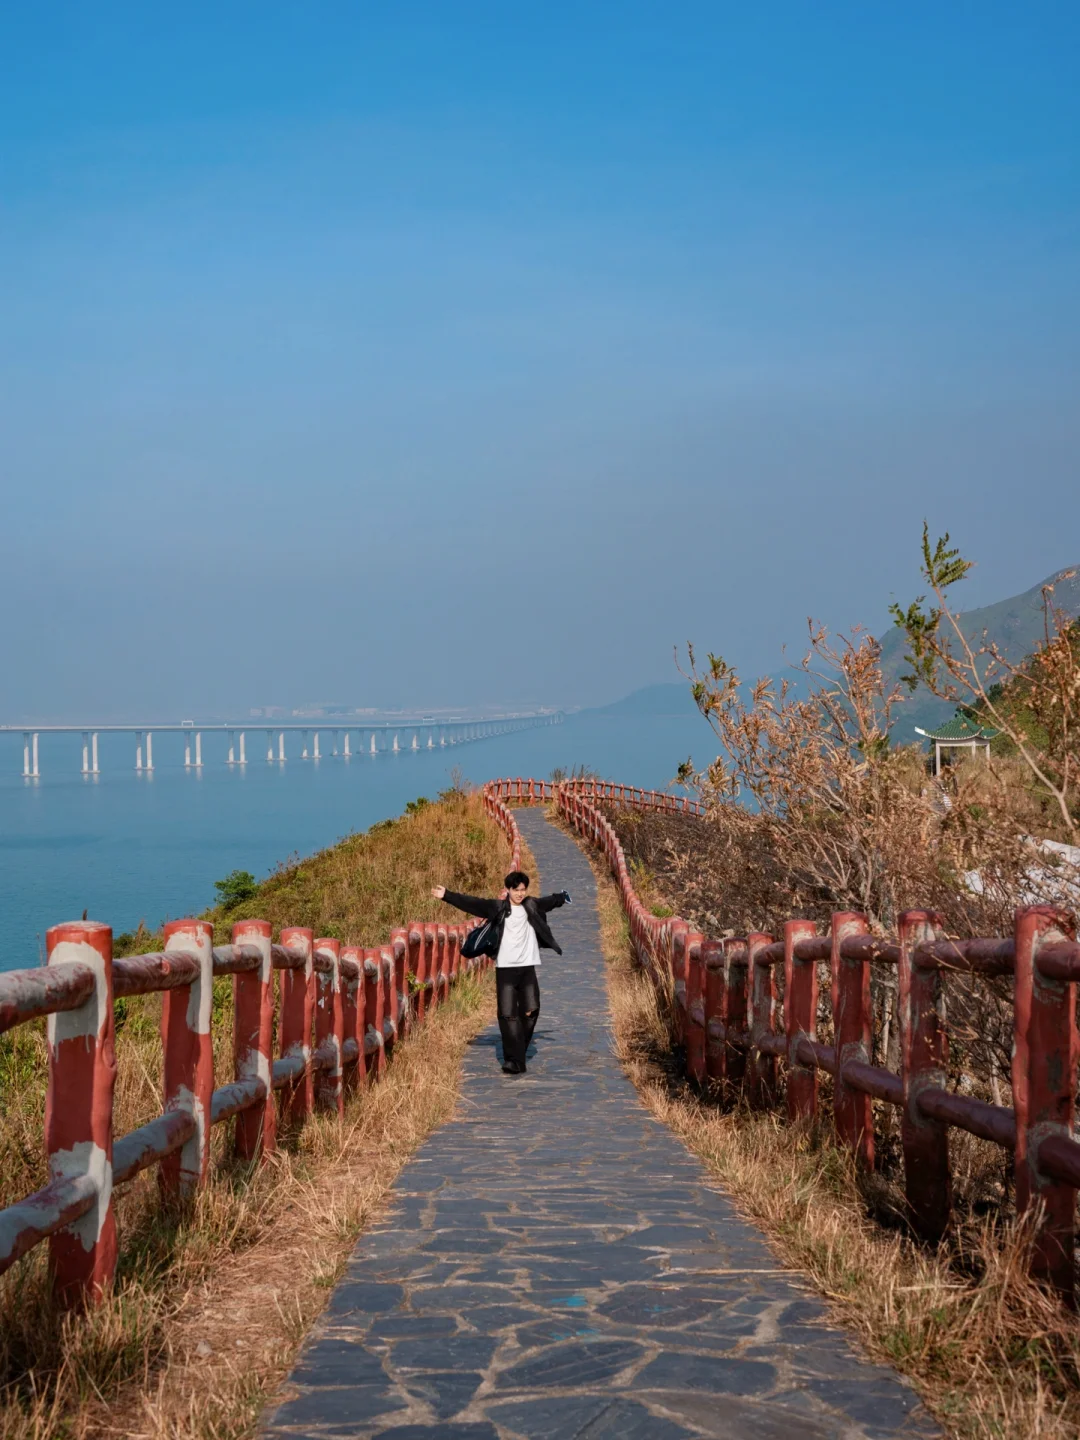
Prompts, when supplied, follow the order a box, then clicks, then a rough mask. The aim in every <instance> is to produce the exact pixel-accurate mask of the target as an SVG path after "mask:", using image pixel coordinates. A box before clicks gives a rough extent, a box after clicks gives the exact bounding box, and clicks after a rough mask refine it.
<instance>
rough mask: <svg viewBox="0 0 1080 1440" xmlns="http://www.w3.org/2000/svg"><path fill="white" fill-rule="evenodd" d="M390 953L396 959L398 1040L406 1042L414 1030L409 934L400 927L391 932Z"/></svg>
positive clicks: (395, 983) (395, 980) (395, 985)
mask: <svg viewBox="0 0 1080 1440" xmlns="http://www.w3.org/2000/svg"><path fill="white" fill-rule="evenodd" d="M390 953H391V954H392V955H393V957H394V989H395V991H396V992H397V996H398V1012H399V1013H398V1038H399V1039H401V1040H404V1039H405V1037H406V1035H408V1033H409V1030H410V1029H411V1028H412V1006H411V1005H410V1003H409V976H408V973H407V972H408V961H409V932H408V930H407V929H406V928H405V926H403V925H400V926H398V927H397V928H396V929H393V930H391V931H390Z"/></svg>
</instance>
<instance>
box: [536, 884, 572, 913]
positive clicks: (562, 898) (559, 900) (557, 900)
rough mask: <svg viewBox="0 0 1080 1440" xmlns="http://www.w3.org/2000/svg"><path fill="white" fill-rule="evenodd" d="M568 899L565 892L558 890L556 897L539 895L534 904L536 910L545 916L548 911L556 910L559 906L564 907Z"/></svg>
mask: <svg viewBox="0 0 1080 1440" xmlns="http://www.w3.org/2000/svg"><path fill="white" fill-rule="evenodd" d="M569 899H570V896H569V894H568V893H567V891H565V890H560V891H559V893H558V894H557V895H541V896H540V897H539V899H538V900H537V902H536V904H537V908H538V909H540V910H542V911H543V912H544V914H545V915H546V914H547V913H548V911H549V910H558V908H559V906H560V905H565V904H566V902H567V901H568V900H569Z"/></svg>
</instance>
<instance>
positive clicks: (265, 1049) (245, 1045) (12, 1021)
mask: <svg viewBox="0 0 1080 1440" xmlns="http://www.w3.org/2000/svg"><path fill="white" fill-rule="evenodd" d="M485 810H486V811H487V813H488V814H490V815H491V816H492V818H493V819H494V820H495V821H496V822H497V823H498V824H499V825H500V826H501V828H502V829H503V831H504V833H505V834H506V836H507V840H508V842H509V844H510V847H511V866H512V868H516V867H517V865H518V864H519V863H520V861H519V856H520V839H519V836H518V831H517V826H516V824H515V823H514V819H513V816H512V815H511V813H510V811H509V810H508V809H507V807H506V806H505V805H502V804H501V803H499V802H497V801H496V802H492V801H490V800H489V799H487V798H485ZM468 930H469V926H468V925H467V924H460V925H445V924H435V923H431V922H426V921H424V922H421V921H414V922H411V923H409V924H407V925H404V926H401V927H400V928H398V929H395V930H394V931H392V932H391V937H390V940H389V942H388V943H387V944H386V945H381V946H374V947H364V946H358V945H342V944H340V943H339V942H338V941H337V940H333V939H329V938H315V936H314V934H313V932H312V931H311V930H310V929H306V928H304V927H303V926H287V927H286V928H284V929H283V930H282V931H281V934H280V943H279V944H276V945H275V944H273V943H272V939H271V927H270V922H269V921H266V920H242V921H240V922H238V923H237V924H236V925H234V926H233V929H232V941H233V943H232V944H231V945H224V946H220V947H215V946H214V943H213V927H212V926H211V925H210V923H209V922H208V921H206V920H175V921H172V922H171V923H170V924H168V925H166V926H165V931H164V935H165V948H164V950H163V951H162V952H161V953H159V954H152V955H135V956H131V957H129V958H118V959H114V958H113V953H112V930H111V928H110V927H109V926H108V925H102V924H98V923H95V922H93V921H86V920H83V921H74V922H71V923H69V924H64V925H55V926H53V928H52V929H51V930H49V932H48V934H47V936H46V950H47V957H48V958H47V963H46V965H45V966H42V967H38V968H36V969H32V970H14V971H8V972H7V973H4V974H0V1032H3V1031H6V1030H10V1029H11V1028H12V1027H14V1026H16V1025H20V1024H24V1023H26V1022H28V1021H30V1020H34V1019H37V1018H38V1017H40V1016H43V1015H44V1016H47V1017H48V1026H47V1037H48V1088H47V1098H46V1108H45V1148H46V1152H47V1157H48V1169H49V1183H48V1184H47V1185H46V1186H45V1187H44V1188H43V1189H41V1190H39V1191H37V1192H36V1193H35V1194H33V1195H28V1196H27V1197H26V1198H25V1199H24V1200H21V1201H19V1202H18V1203H16V1204H14V1205H9V1206H8V1207H7V1208H6V1209H3V1210H0V1273H2V1272H3V1271H4V1270H7V1269H8V1268H9V1267H10V1266H11V1265H13V1264H14V1263H15V1262H16V1261H17V1260H18V1259H19V1258H20V1257H21V1256H23V1255H25V1254H26V1253H27V1252H28V1251H30V1250H31V1249H33V1247H34V1246H36V1245H37V1244H39V1243H40V1242H41V1241H43V1240H46V1239H47V1240H48V1242H49V1248H50V1262H51V1269H52V1274H53V1283H54V1288H55V1291H56V1293H57V1295H58V1297H59V1298H61V1299H62V1300H64V1301H65V1302H74V1301H80V1300H94V1299H96V1298H98V1297H100V1296H101V1295H102V1294H103V1293H104V1291H105V1290H106V1289H107V1287H108V1285H109V1283H110V1282H111V1280H112V1277H113V1275H114V1273H115V1270H116V1260H117V1231H116V1213H115V1205H114V1198H113V1197H114V1191H115V1190H116V1187H117V1186H119V1185H122V1184H124V1183H125V1182H126V1181H128V1180H131V1179H132V1178H133V1177H134V1176H136V1175H138V1174H139V1173H140V1171H143V1170H146V1169H148V1168H149V1167H150V1166H155V1165H156V1166H157V1172H158V1182H159V1187H160V1191H161V1195H162V1199H163V1200H164V1201H167V1202H169V1201H172V1202H175V1201H177V1200H182V1199H184V1198H186V1197H189V1196H190V1195H191V1194H192V1193H193V1192H194V1191H195V1190H197V1189H198V1188H199V1187H201V1186H202V1185H204V1184H205V1183H206V1181H207V1178H208V1175H209V1166H210V1133H211V1128H212V1126H214V1125H217V1124H220V1123H222V1122H223V1121H225V1120H228V1119H231V1118H233V1117H235V1126H234V1134H233V1140H232V1146H233V1150H234V1153H235V1155H236V1156H237V1157H238V1158H239V1159H241V1160H247V1161H257V1160H259V1159H261V1158H262V1157H264V1156H266V1155H269V1154H270V1153H271V1152H272V1151H273V1150H274V1149H275V1147H276V1143H277V1130H278V1125H279V1124H280V1123H283V1122H288V1123H289V1124H292V1125H303V1123H304V1122H305V1121H306V1120H307V1118H308V1116H309V1115H311V1113H312V1111H313V1110H316V1109H317V1110H323V1111H329V1112H331V1113H337V1114H338V1115H340V1114H342V1113H343V1109H344V1103H345V1098H346V1096H347V1095H348V1094H349V1092H350V1091H352V1090H354V1089H356V1088H358V1087H359V1086H360V1085H363V1084H365V1083H373V1082H375V1081H377V1080H378V1079H380V1078H381V1076H382V1075H383V1072H384V1070H385V1068H386V1065H387V1062H388V1060H389V1059H390V1058H391V1057H392V1054H393V1050H394V1046H395V1044H396V1043H397V1041H398V1040H399V1039H402V1038H404V1037H405V1036H406V1035H407V1034H409V1032H410V1031H411V1030H412V1029H413V1028H414V1027H416V1026H418V1025H420V1024H422V1023H423V1021H424V1019H425V1018H426V1015H427V1014H428V1012H429V1011H430V1010H431V1009H432V1008H434V1007H435V1006H437V1005H438V1004H440V1003H441V1002H442V1001H443V1000H445V998H446V996H447V995H448V994H449V991H450V987H451V986H452V985H454V983H455V982H456V981H457V980H458V978H459V976H460V975H462V974H464V973H466V972H468V971H471V970H473V969H479V968H484V967H486V966H488V965H489V964H490V963H491V962H490V961H489V960H487V959H478V960H468V959H464V958H463V957H462V955H461V944H462V941H463V939H464V937H465V936H466V934H467V933H468ZM222 975H231V976H232V977H233V1075H232V1078H231V1079H230V1080H229V1081H228V1082H227V1083H225V1084H222V1085H217V1084H215V1075H214V1053H213V1036H212V1034H211V1020H212V1008H213V1007H212V1001H213V982H214V979H215V977H217V976H222ZM275 975H276V976H277V984H276V986H275V982H274V977H275ZM275 990H276V995H275ZM156 991H160V992H162V1010H161V1038H162V1045H163V1075H162V1113H161V1114H160V1115H159V1116H158V1117H157V1118H156V1119H154V1120H151V1121H150V1122H149V1123H148V1124H146V1125H142V1126H140V1127H139V1128H138V1129H137V1130H133V1131H132V1132H131V1133H130V1134H127V1135H123V1136H114V1134H113V1092H114V1087H115V1081H116V1050H115V1040H114V1010H113V1004H114V1001H116V1000H119V999H121V998H123V997H125V996H129V995H148V994H151V993H154V992H156ZM275 1011H276V1016H277V1025H276V1031H277V1033H276V1037H275V1033H274V1031H275V1024H274V1020H275Z"/></svg>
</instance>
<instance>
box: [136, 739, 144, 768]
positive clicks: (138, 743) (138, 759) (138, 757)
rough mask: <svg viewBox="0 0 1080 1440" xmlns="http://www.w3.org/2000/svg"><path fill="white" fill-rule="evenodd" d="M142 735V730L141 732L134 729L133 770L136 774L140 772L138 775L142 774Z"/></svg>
mask: <svg viewBox="0 0 1080 1440" xmlns="http://www.w3.org/2000/svg"><path fill="white" fill-rule="evenodd" d="M142 737H143V732H142V731H141V730H136V731H135V771H136V774H140V775H141V774H142Z"/></svg>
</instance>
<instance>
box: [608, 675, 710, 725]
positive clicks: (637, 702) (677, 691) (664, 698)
mask: <svg viewBox="0 0 1080 1440" xmlns="http://www.w3.org/2000/svg"><path fill="white" fill-rule="evenodd" d="M589 713H590V714H592V715H623V716H628V717H630V718H633V717H635V716H642V717H644V716H655V715H696V714H697V713H698V708H697V706H696V705H695V704H694V697H693V696H692V695H691V694H690V686H689V685H688V684H687V682H686V681H685V680H683V681H682V682H681V683H679V684H676V685H644V686H643V687H642V688H641V689H640V690H635V691H633V693H632V694H630V695H627V696H625V697H624V698H623V699H622V700H615V701H613V702H612V704H610V705H598V706H596V707H595V708H594V709H593V710H591V711H590V712H589Z"/></svg>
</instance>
